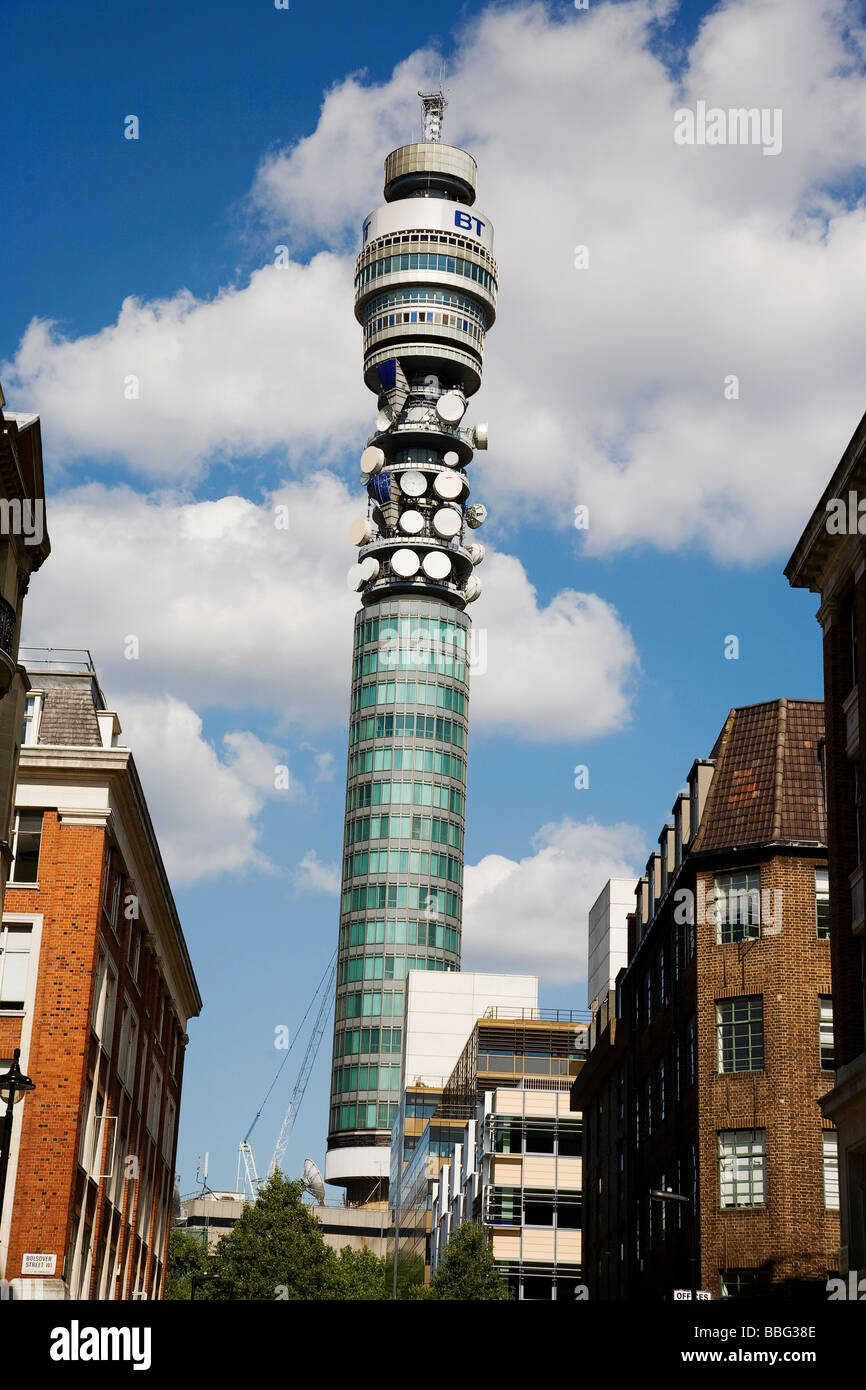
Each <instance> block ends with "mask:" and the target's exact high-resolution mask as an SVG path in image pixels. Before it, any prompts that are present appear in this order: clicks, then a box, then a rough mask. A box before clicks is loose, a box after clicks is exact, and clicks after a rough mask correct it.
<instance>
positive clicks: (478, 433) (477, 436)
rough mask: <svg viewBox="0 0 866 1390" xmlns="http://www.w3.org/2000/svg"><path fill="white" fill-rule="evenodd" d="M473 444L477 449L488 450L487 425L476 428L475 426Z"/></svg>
mask: <svg viewBox="0 0 866 1390" xmlns="http://www.w3.org/2000/svg"><path fill="white" fill-rule="evenodd" d="M472 443H473V444H474V445H475V447H476V449H486V448H487V426H486V425H476V426H475V429H474V430H473V431H472Z"/></svg>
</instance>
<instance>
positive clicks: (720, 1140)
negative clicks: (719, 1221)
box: [716, 1128, 767, 1211]
mask: <svg viewBox="0 0 866 1390" xmlns="http://www.w3.org/2000/svg"><path fill="white" fill-rule="evenodd" d="M747 1135H748V1136H751V1137H750V1139H749V1140H748V1141H746V1140H745V1139H744V1138H743V1136H747ZM758 1136H760V1139H759V1140H758ZM725 1140H728V1149H729V1152H725V1151H724V1148H723V1145H724V1141H725ZM756 1141H757V1142H759V1143H760V1148H758V1147H757V1142H756ZM746 1142H748V1148H747V1149H746V1150H745V1152H738V1151H737V1146H738V1144H744V1143H746ZM716 1152H717V1174H718V1203H719V1210H720V1211H743V1210H746V1211H761V1210H763V1209H764V1208H766V1206H767V1131H766V1129H765V1128H758V1129H720V1130H717V1131H716ZM741 1159H745V1160H746V1164H747V1172H748V1181H747V1182H744V1183H743V1190H747V1191H748V1194H749V1197H750V1199H751V1200H749V1201H746V1202H740V1201H737V1200H736V1198H737V1195H738V1190H739V1182H738V1177H739V1172H740V1167H739V1164H738V1160H741ZM756 1159H759V1160H760V1162H759V1163H758V1164H756V1162H755V1160H756ZM725 1162H728V1163H732V1164H733V1171H732V1175H731V1179H730V1184H729V1190H730V1192H731V1194H732V1196H733V1198H734V1200H733V1201H725V1200H724V1198H725V1190H726V1185H727V1184H726V1174H725V1171H724V1168H723V1164H724V1163H725ZM756 1173H759V1174H760V1180H759V1182H757V1183H756V1181H755V1174H756ZM758 1190H759V1191H760V1201H755V1200H754V1197H755V1194H756V1191H758Z"/></svg>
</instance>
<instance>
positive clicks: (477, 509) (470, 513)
mask: <svg viewBox="0 0 866 1390" xmlns="http://www.w3.org/2000/svg"><path fill="white" fill-rule="evenodd" d="M486 520H487V508H486V507H485V506H483V504H482V503H481V502H476V503H475V504H474V506H472V507H467V508H466V524H467V526H471V527H472V530H473V531H475V530H477V529H478V527H479V526H483V525H484V523H485V521H486Z"/></svg>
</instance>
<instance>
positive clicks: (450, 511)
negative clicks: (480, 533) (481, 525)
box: [433, 507, 463, 540]
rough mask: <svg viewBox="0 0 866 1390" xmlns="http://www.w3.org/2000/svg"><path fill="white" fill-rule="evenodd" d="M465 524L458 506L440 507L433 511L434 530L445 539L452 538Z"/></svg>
mask: <svg viewBox="0 0 866 1390" xmlns="http://www.w3.org/2000/svg"><path fill="white" fill-rule="evenodd" d="M462 525H463V518H462V517H461V515H460V513H459V512H458V510H457V508H456V507H440V508H439V510H438V512H434V513H433V530H434V531H435V532H436V534H437V536H442V538H443V539H444V540H451V539H452V538H453V537H454V536H456V535H457V533H458V532H459V530H460V527H461V526H462Z"/></svg>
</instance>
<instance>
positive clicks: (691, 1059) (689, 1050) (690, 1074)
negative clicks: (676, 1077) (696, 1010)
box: [686, 1014, 698, 1086]
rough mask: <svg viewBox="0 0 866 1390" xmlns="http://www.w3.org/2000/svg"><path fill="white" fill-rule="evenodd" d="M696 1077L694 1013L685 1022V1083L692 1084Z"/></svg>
mask: <svg viewBox="0 0 866 1390" xmlns="http://www.w3.org/2000/svg"><path fill="white" fill-rule="evenodd" d="M697 1077H698V1028H697V1021H696V1019H695V1016H694V1014H692V1016H691V1018H690V1019H689V1021H688V1023H687V1024H686V1085H687V1086H694V1084H695V1082H696V1080H697Z"/></svg>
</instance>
